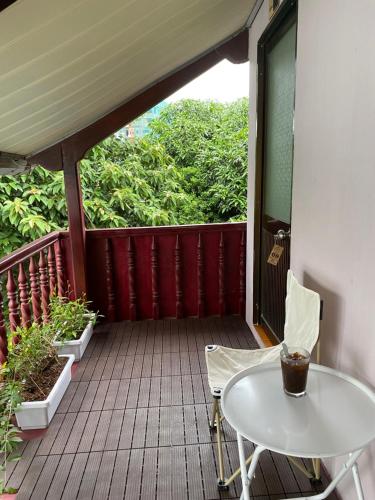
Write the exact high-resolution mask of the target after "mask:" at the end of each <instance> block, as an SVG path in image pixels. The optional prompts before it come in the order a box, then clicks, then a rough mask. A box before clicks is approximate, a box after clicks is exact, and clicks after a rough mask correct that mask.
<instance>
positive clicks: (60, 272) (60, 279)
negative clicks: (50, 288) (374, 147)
mask: <svg viewBox="0 0 375 500" xmlns="http://www.w3.org/2000/svg"><path fill="white" fill-rule="evenodd" d="M54 247H55V262H56V274H57V294H58V296H59V297H64V295H65V276H64V260H63V254H62V251H61V244H60V240H57V241H56V243H55V245H54Z"/></svg>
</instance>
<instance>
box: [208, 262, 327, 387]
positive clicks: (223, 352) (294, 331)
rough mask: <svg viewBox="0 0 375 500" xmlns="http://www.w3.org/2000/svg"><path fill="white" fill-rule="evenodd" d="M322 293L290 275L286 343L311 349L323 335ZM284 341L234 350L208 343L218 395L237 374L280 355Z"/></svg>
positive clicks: (211, 376) (213, 384) (210, 374)
mask: <svg viewBox="0 0 375 500" xmlns="http://www.w3.org/2000/svg"><path fill="white" fill-rule="evenodd" d="M319 319H320V297H319V294H318V293H316V292H313V291H312V290H309V289H308V288H305V287H304V286H302V285H300V284H299V283H298V281H297V279H296V278H295V277H294V275H293V273H292V271H291V270H289V271H288V277H287V297H286V300H285V325H284V342H285V343H286V344H287V346H290V347H292V346H299V347H303V348H305V349H307V350H308V351H309V352H311V351H312V350H313V348H314V346H315V344H316V342H317V340H318V337H319ZM280 350H281V344H279V345H277V346H273V347H266V348H263V349H253V350H247V349H232V348H230V347H223V346H219V345H214V346H206V349H205V351H206V364H207V371H208V383H209V386H210V389H211V392H212V394H213V395H214V396H215V395H218V394H220V391H221V390H222V389H223V388H224V386H225V384H226V383H227V382H228V380H229V379H230V378H231V377H232V376H233V375H235V374H236V373H238V372H240V371H241V370H244V369H245V368H250V367H251V366H256V365H259V364H262V363H267V362H271V361H276V360H277V359H278V358H279V353H280Z"/></svg>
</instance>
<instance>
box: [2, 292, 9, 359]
mask: <svg viewBox="0 0 375 500" xmlns="http://www.w3.org/2000/svg"><path fill="white" fill-rule="evenodd" d="M7 355H8V342H7V331H6V328H5V320H4V314H3V295H2V293H1V283H0V366H1V365H2V364H3V363H5V361H6V359H7Z"/></svg>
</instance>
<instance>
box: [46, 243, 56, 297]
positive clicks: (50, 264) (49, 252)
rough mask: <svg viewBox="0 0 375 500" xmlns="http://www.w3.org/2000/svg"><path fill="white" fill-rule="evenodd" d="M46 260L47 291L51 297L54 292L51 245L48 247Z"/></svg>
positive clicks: (54, 269)
mask: <svg viewBox="0 0 375 500" xmlns="http://www.w3.org/2000/svg"><path fill="white" fill-rule="evenodd" d="M47 262H48V274H49V293H50V297H52V295H55V293H56V268H55V256H54V254H53V248H52V245H50V246H49V247H48V255H47Z"/></svg>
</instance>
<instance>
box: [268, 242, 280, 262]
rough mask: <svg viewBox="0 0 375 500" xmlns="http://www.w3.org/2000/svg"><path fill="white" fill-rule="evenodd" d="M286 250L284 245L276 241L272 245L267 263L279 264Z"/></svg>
mask: <svg viewBox="0 0 375 500" xmlns="http://www.w3.org/2000/svg"><path fill="white" fill-rule="evenodd" d="M283 251H284V247H281V246H280V245H277V244H276V243H275V244H274V246H273V247H272V250H271V253H270V255H269V257H268V260H267V264H271V265H272V266H277V264H278V263H279V260H280V257H281V256H282V254H283Z"/></svg>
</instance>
